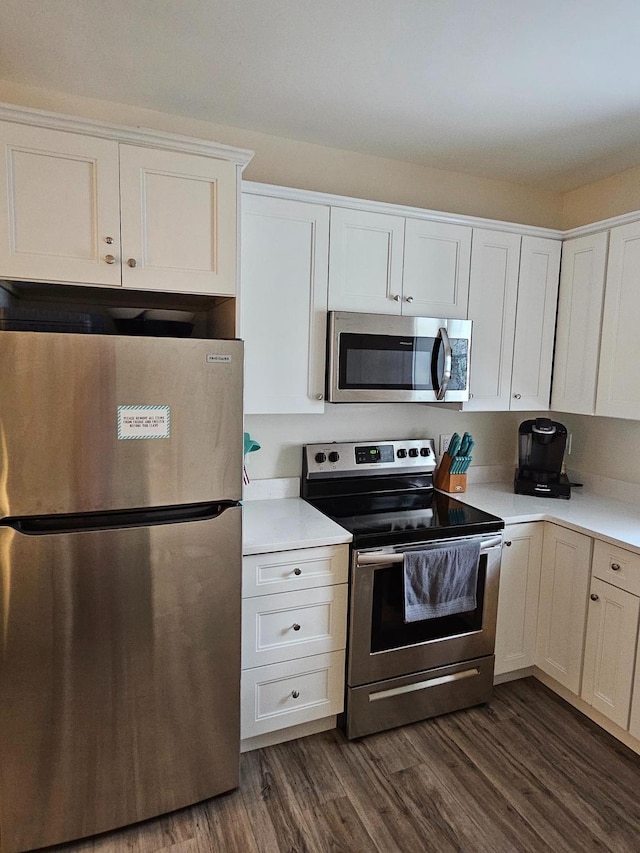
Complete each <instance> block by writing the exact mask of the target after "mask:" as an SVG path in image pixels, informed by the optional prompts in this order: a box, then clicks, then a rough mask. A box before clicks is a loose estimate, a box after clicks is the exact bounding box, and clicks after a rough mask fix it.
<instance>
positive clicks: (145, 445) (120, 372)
mask: <svg viewBox="0 0 640 853" xmlns="http://www.w3.org/2000/svg"><path fill="white" fill-rule="evenodd" d="M242 360H243V351H242V343H241V342H240V341H213V340H195V339H193V340H192V339H176V338H141V337H121V336H116V335H110V336H107V335H62V334H54V333H52V334H47V333H42V332H1V333H0V371H1V373H0V377H1V381H0V518H2V517H7V516H25V515H43V514H53V513H79V512H94V511H104V510H112V509H123V508H134V507H145V506H167V505H175V504H183V503H197V502H201V501H212V500H222V499H226V500H239V499H240V496H241V490H242Z"/></svg>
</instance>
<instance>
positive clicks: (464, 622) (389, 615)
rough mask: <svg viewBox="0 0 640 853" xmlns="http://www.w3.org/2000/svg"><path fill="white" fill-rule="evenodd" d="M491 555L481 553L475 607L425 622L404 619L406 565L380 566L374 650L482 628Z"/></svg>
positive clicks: (373, 626) (375, 582) (375, 584)
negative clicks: (488, 556) (486, 580)
mask: <svg viewBox="0 0 640 853" xmlns="http://www.w3.org/2000/svg"><path fill="white" fill-rule="evenodd" d="M486 574H487V556H486V554H485V555H481V557H480V564H479V566H478V588H477V602H478V606H477V607H476V609H475V610H470V611H468V612H467V613H455V614H452V615H450V616H441V617H439V618H438V619H425V620H424V621H421V622H409V623H405V621H404V584H403V571H402V566H398V565H393V566H388V567H385V568H380V569H376V570H375V572H374V575H373V612H372V618H371V651H372V652H384V651H387V650H389V649H398V648H402V647H403V646H413V645H416V644H417V643H426V642H429V641H430V640H442V639H446V638H447V637H453V636H456V635H458V634H468V633H470V632H473V631H480V630H481V629H482V613H483V602H484V587H485V578H486Z"/></svg>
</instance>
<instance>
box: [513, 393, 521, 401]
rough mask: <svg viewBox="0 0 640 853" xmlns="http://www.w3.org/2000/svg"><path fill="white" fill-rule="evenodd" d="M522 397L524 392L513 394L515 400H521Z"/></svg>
mask: <svg viewBox="0 0 640 853" xmlns="http://www.w3.org/2000/svg"><path fill="white" fill-rule="evenodd" d="M521 398H522V394H514V395H513V399H514V400H520V399H521Z"/></svg>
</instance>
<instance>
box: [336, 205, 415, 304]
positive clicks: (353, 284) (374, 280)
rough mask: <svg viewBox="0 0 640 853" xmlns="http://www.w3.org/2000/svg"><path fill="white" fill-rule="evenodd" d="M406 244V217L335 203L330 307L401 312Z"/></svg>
mask: <svg viewBox="0 0 640 853" xmlns="http://www.w3.org/2000/svg"><path fill="white" fill-rule="evenodd" d="M403 243H404V219H403V218H402V217H401V216H389V215H387V214H384V213H375V212H371V211H366V210H348V209H346V208H341V207H334V208H332V209H331V252H330V255H329V309H330V310H332V311H363V312H370V313H371V314H400V313H401V310H402V252H403Z"/></svg>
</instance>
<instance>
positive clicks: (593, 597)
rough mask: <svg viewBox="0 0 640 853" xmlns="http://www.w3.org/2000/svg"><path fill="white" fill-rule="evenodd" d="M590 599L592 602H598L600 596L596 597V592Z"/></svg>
mask: <svg viewBox="0 0 640 853" xmlns="http://www.w3.org/2000/svg"><path fill="white" fill-rule="evenodd" d="M590 598H591V601H598V600H599V598H600V596H599V595H596V594H595V592H592V593H591V596H590Z"/></svg>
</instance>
